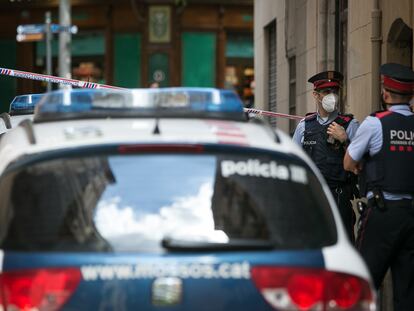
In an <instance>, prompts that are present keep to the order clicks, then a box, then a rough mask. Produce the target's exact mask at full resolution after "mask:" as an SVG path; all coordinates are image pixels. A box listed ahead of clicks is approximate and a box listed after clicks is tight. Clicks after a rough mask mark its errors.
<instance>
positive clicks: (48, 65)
mask: <svg viewBox="0 0 414 311" xmlns="http://www.w3.org/2000/svg"><path fill="white" fill-rule="evenodd" d="M51 22H52V15H51V13H50V11H47V12H46V14H45V25H46V38H45V40H46V73H47V74H48V75H51V74H52V32H51V30H50V24H51ZM51 90H52V84H51V83H50V82H48V83H47V91H48V92H50V91H51Z"/></svg>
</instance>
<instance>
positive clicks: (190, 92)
mask: <svg viewBox="0 0 414 311" xmlns="http://www.w3.org/2000/svg"><path fill="white" fill-rule="evenodd" d="M108 117H114V118H121V117H122V118H140V117H147V118H148V117H152V118H158V117H163V118H165V117H167V118H168V117H169V118H213V119H226V120H228V119H231V120H245V115H244V112H243V105H242V102H241V100H240V98H239V97H238V95H237V94H236V93H235V92H233V91H230V90H221V89H215V88H188V87H177V88H160V89H150V88H148V89H130V90H122V91H121V90H112V89H68V90H59V91H54V92H50V93H47V94H45V96H44V97H43V98H42V100H41V101H40V103H39V105H38V106H37V107H36V109H35V115H34V121H35V122H45V121H57V120H73V119H84V118H108Z"/></svg>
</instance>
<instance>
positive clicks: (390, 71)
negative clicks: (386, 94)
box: [380, 63, 414, 95]
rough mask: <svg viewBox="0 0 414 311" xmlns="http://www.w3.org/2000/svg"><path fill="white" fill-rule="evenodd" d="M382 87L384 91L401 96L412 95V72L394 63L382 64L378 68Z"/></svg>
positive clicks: (413, 85)
mask: <svg viewBox="0 0 414 311" xmlns="http://www.w3.org/2000/svg"><path fill="white" fill-rule="evenodd" d="M380 73H381V78H382V83H383V86H384V88H385V89H386V90H388V91H390V92H393V93H397V94H402V95H411V94H414V71H413V70H412V69H411V68H410V67H408V66H404V65H401V64H396V63H388V64H383V65H382V66H381V68H380Z"/></svg>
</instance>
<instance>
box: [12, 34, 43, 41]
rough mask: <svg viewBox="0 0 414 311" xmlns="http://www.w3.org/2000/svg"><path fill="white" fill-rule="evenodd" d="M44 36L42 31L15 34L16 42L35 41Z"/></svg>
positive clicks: (40, 39)
mask: <svg viewBox="0 0 414 311" xmlns="http://www.w3.org/2000/svg"><path fill="white" fill-rule="evenodd" d="M44 38H45V34H44V33H30V34H18V35H17V36H16V40H17V42H36V41H42V40H43V39H44Z"/></svg>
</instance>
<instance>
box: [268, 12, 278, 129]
mask: <svg viewBox="0 0 414 311" xmlns="http://www.w3.org/2000/svg"><path fill="white" fill-rule="evenodd" d="M266 34H267V36H266V37H267V41H268V42H267V47H268V53H267V55H268V59H267V65H268V77H267V81H268V85H267V88H268V98H267V99H268V103H269V110H270V111H274V112H277V102H276V76H277V71H276V60H277V59H276V56H277V54H276V20H274V21H272V22H271V23H270V24H269V25H268V26H267V27H266ZM270 124H271V125H272V126H273V127H276V118H271V119H270Z"/></svg>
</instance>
